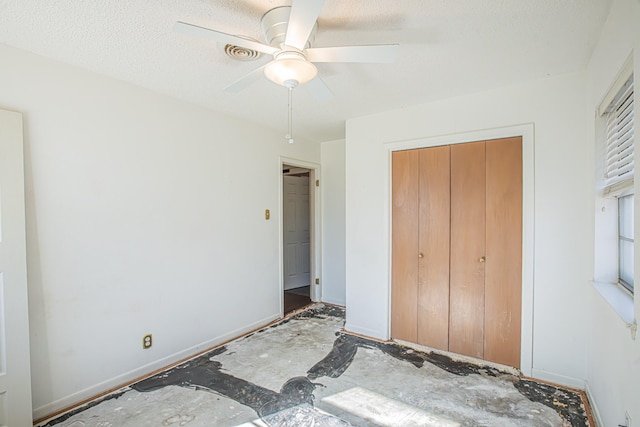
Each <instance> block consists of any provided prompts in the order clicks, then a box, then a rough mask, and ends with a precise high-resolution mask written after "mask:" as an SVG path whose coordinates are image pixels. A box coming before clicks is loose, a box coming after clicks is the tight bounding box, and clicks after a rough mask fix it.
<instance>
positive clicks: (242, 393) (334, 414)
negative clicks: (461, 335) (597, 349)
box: [40, 305, 588, 427]
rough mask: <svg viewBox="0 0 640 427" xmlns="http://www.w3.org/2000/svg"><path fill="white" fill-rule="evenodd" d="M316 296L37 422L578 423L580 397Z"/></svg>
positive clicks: (97, 426) (74, 426) (95, 425)
mask: <svg viewBox="0 0 640 427" xmlns="http://www.w3.org/2000/svg"><path fill="white" fill-rule="evenodd" d="M343 324H344V312H343V310H342V309H339V308H335V307H329V306H323V305H316V306H314V307H312V308H311V309H308V310H306V311H304V312H302V313H300V314H298V315H296V316H294V317H292V318H290V319H287V320H285V321H283V322H281V323H279V324H277V325H275V326H272V327H269V328H266V329H264V330H262V331H260V332H256V333H254V334H252V335H249V336H247V337H244V338H241V339H239V340H237V341H234V342H232V343H230V344H227V345H226V346H223V347H220V348H218V349H216V350H213V351H211V352H209V353H207V354H205V355H202V356H199V357H197V358H195V359H193V360H191V361H188V362H185V363H184V364H182V365H179V366H177V367H175V368H172V369H169V370H167V371H165V372H163V373H161V374H158V375H156V376H154V377H151V378H148V379H146V380H143V381H140V382H139V383H136V384H134V385H132V386H131V387H127V388H125V389H123V390H120V391H119V392H117V393H115V394H113V395H111V396H107V397H106V398H103V399H101V400H100V401H97V402H92V403H90V404H88V405H86V406H85V407H83V408H78V409H77V410H74V411H72V412H70V413H68V414H65V415H63V416H60V417H58V418H57V419H54V420H51V421H45V422H43V423H41V424H40V425H41V426H53V425H56V426H67V427H109V426H123V427H125V426H126V427H129V426H131V427H134V426H135V427H144V426H189V427H196V426H328V427H331V426H350V425H355V426H451V427H453V426H495V427H500V426H505V427H506V426H558V427H561V426H586V425H588V421H587V417H586V413H585V411H584V407H583V406H582V402H581V400H580V396H579V395H578V394H576V393H574V392H571V391H567V390H564V389H561V388H557V387H553V386H549V385H545V384H538V383H536V382H533V381H529V380H525V379H521V378H519V377H517V376H515V375H512V374H510V373H507V372H503V371H500V370H498V369H495V368H491V367H487V366H479V365H474V364H471V363H467V362H460V361H455V360H452V359H450V358H448V357H446V356H443V355H439V354H435V353H426V352H420V351H416V350H412V349H410V348H408V347H403V346H400V345H397V344H392V343H378V342H373V341H369V340H366V339H363V338H359V337H354V336H351V335H346V334H343V333H340V332H339V331H340V329H341V328H342V327H343Z"/></svg>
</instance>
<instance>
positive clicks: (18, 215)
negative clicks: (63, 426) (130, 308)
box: [0, 109, 33, 427]
mask: <svg viewBox="0 0 640 427" xmlns="http://www.w3.org/2000/svg"><path fill="white" fill-rule="evenodd" d="M22 138H23V136H22V114H20V113H17V112H13V111H6V110H1V109H0V183H1V184H2V186H1V187H0V205H1V206H2V207H1V210H0V213H1V219H2V224H1V225H2V232H1V233H0V426H3V427H4V426H12V427H13V426H30V425H32V423H33V409H32V402H31V366H30V363H31V362H30V360H31V358H30V352H29V313H28V308H27V306H28V296H27V252H26V239H25V207H24V159H23V148H22V146H23V142H22Z"/></svg>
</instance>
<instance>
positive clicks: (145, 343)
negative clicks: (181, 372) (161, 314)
mask: <svg viewBox="0 0 640 427" xmlns="http://www.w3.org/2000/svg"><path fill="white" fill-rule="evenodd" d="M151 344H153V337H152V336H151V334H147V335H145V336H143V337H142V348H144V349H147V348H151Z"/></svg>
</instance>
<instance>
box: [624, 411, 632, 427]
mask: <svg viewBox="0 0 640 427" xmlns="http://www.w3.org/2000/svg"><path fill="white" fill-rule="evenodd" d="M624 423H625V425H626V426H627V427H632V426H631V415H629V413H628V412H627V411H624Z"/></svg>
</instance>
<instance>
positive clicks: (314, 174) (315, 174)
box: [278, 156, 322, 316]
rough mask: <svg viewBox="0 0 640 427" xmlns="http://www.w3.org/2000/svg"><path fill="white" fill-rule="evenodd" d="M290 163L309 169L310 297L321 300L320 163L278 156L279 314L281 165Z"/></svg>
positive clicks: (281, 294) (281, 275) (281, 268)
mask: <svg viewBox="0 0 640 427" xmlns="http://www.w3.org/2000/svg"><path fill="white" fill-rule="evenodd" d="M285 164H286V165H290V166H295V167H299V168H305V169H309V203H310V206H309V222H310V224H309V225H310V227H309V228H310V230H309V231H310V236H309V237H310V241H311V245H310V246H311V250H310V256H311V260H310V261H311V262H310V272H309V276H310V282H311V283H310V284H309V285H310V289H311V292H310V297H311V301H314V302H317V301H321V300H322V281H321V280H320V282H319V283H316V282H315V281H316V279H321V277H320V272H321V255H322V251H321V248H322V245H321V228H320V190H319V188H320V187H316V181H319V180H320V165H319V164H317V163H312V162H307V161H304V160H298V159H293V158H290V157H283V156H280V159H279V165H278V167H279V169H278V171H279V177H280V178H279V180H278V181H279V188H280V190H279V194H280V204H279V207H280V209H279V212H280V215H279V230H280V232H279V238H278V241H279V256H278V258H279V263H280V266H279V272H280V315H281V316H283V315H284V266H283V262H284V254H283V251H284V236H283V231H284V222H283V217H284V215H283V204H284V194H283V175H282V167H283V165H285Z"/></svg>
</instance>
